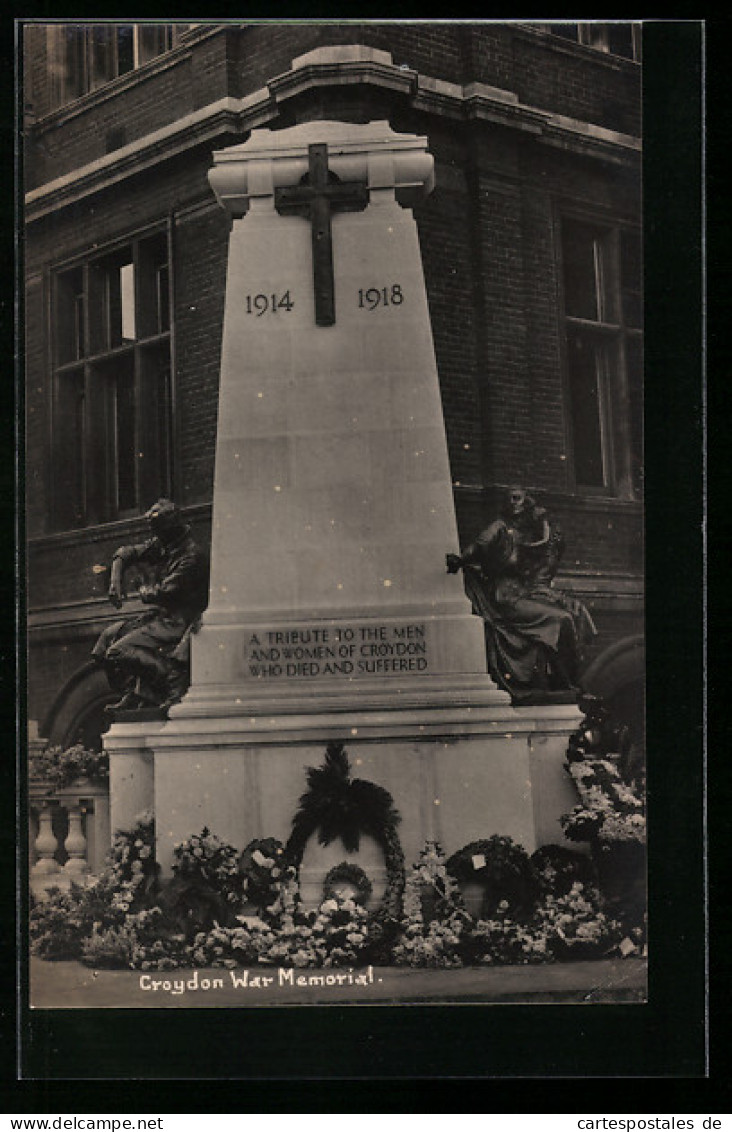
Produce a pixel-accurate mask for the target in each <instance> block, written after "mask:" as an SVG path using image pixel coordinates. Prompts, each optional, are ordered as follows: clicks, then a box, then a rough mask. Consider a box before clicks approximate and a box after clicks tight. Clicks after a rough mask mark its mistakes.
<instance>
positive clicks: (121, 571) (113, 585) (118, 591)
mask: <svg viewBox="0 0 732 1132" xmlns="http://www.w3.org/2000/svg"><path fill="white" fill-rule="evenodd" d="M154 541H155V540H154V539H149V540H148V541H147V542H143V543H138V544H137V545H135V546H120V547H118V548H117V550H116V551H115V552H114V557H113V558H112V569H111V571H110V578H109V590H108V591H107V596H108V598H109V600H110V601H111V603H112V605H114V606H116V608H117V609H119V608H120V606H121V605H122V602H123V601H124V599H125V598H126V597H127V593H126V591H125V585H124V577H125V571H126V570H127V567H128V566H130V565H131V564H132V563H133V562H138V561H139V560H140V559H141V558H144V557H145V556H146V555H147V554H149V552H150V550H151V549H152V547H153V544H154Z"/></svg>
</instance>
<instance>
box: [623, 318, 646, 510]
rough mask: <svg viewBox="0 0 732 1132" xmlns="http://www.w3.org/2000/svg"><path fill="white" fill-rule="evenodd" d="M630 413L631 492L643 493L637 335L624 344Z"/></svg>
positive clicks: (640, 354) (640, 343)
mask: <svg viewBox="0 0 732 1132" xmlns="http://www.w3.org/2000/svg"><path fill="white" fill-rule="evenodd" d="M625 362H626V367H627V372H628V402H629V411H630V467H631V477H632V483H633V490H634V491H635V493H636V495H637V496H638V497H640V496H641V494H642V492H643V341H642V339H641V338H640V337H639V336H637V335H632V336H629V337H628V339H627V341H626V343H625Z"/></svg>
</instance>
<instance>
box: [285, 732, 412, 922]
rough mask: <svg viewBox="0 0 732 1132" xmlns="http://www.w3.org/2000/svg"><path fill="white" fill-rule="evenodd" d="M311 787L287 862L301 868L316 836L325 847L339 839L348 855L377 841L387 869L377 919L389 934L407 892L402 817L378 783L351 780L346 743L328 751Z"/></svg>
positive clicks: (311, 774)
mask: <svg viewBox="0 0 732 1132" xmlns="http://www.w3.org/2000/svg"><path fill="white" fill-rule="evenodd" d="M307 781H308V789H307V791H306V792H305V793H304V794H303V795H302V796H301V798H300V804H299V808H298V811H297V813H296V814H295V817H294V819H293V823H292V833H291V834H290V838H289V840H288V842H287V846H286V849H285V852H286V855H287V859H288V860H289V861H290V862H291V863H292V864H293V865H294V866H295V868H299V867H300V863H301V861H302V858H303V853H304V852H305V846H306V844H307V842H308V840H309V839H310V838H311V837H312V836H313V835H315V834H317V836H318V840H319V842H320V844H321V845H330V843H331V842H332V841H334V840H335V839H336V838H337V837H340V839H341V840H342V842H343V844H344V846H345V847H346V849H347V850H348V851H349V852H351V851H353V852H355V851H356V850H357V849H358V847H359V843H360V839H361V835H362V834H368V835H370V836H371V837H373V838H374V840H375V841H376V843H377V844H378V845H380V846H381V849H382V851H383V853H384V860H385V863H386V891H385V893H384V896H383V899H382V901H381V907H380V908H379V909H378V910H377V913H376V915H377V918H378V919H379V920H380V921H381V923H382V926H383V928H384V931H388V930H389V926H390V924H392V923H394V922H396V920H397V919H398V917H399V915H400V913H401V898H402V892H403V890H404V854H403V852H402V847H401V842H400V840H399V834H398V832H397V825H398V824H399V822H400V821H401V817H400V815H399V813H398V811H397V810H396V809H395V808H394V799H393V798H392V796H391V794H390V793H389V792H388V790H385V789H384V788H383V786H378V785H377V784H376V783H375V782H367V781H365V780H364V779H361V778H351V768H350V765H349V762H348V755H347V754H346V752H345V750H344V748H343V744H342V743H331V744H330V745H329V746H328V747H327V749H326V752H325V760H324V762H323V765H322V766H321V767H310V768H309V769H308V772H307Z"/></svg>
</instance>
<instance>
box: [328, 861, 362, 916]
mask: <svg viewBox="0 0 732 1132" xmlns="http://www.w3.org/2000/svg"><path fill="white" fill-rule="evenodd" d="M344 881H345V882H346V883H347V884H350V885H352V886H353V888H354V889H355V892H354V896H353V899H354V900H355V901H356V903H357V904H360V905H361V906H362V907H363V906H364V905H366V904H368V901H369V898H370V896H371V893H372V892H373V887H372V884H371V881H370V880H369V878H368V877H367V876H366V873H365V872H364V871H363V869H362V868H361V867H360V865H357V864H356V863H355V862H354V861H341V863H340V864H339V865H334V866H333V868H332V869H331V870H330V872H329V873H327V875H326V877H325V880H324V881H323V897H324V899H326V900H328V899H329V898H330V897H331V896H335V895H336V894H337V888H336V886H337V885H338V884H340V883H342V882H344Z"/></svg>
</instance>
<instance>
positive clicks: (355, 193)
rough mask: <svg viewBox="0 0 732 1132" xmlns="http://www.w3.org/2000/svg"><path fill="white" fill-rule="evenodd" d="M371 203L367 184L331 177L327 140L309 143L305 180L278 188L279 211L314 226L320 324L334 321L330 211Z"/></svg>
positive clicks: (315, 273) (323, 324) (315, 276)
mask: <svg viewBox="0 0 732 1132" xmlns="http://www.w3.org/2000/svg"><path fill="white" fill-rule="evenodd" d="M368 203H369V193H368V189H367V188H366V185H362V184H361V183H360V182H356V181H354V182H338V181H336V182H331V181H329V180H328V146H327V145H325V144H324V143H320V144H317V145H309V146H308V175H307V182H306V183H304V184H300V185H297V186H293V187H292V188H283V189H275V208H276V209H277V211H278V212H280V213H282V214H287V213H294V214H295V215H297V216H306V217H307V218H308V220H309V221H310V223H311V226H312V241H313V287H314V289H315V322H316V324H317V325H318V326H332V325H333V323H334V322H335V288H334V283H333V235H332V232H331V224H330V218H331V213H332V212H333V211H335V210H336V209H338V210H339V211H341V212H345V211H347V212H360V211H361V210H362V209H364V208H365V207H366V205H367V204H368Z"/></svg>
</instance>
